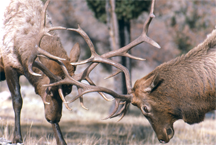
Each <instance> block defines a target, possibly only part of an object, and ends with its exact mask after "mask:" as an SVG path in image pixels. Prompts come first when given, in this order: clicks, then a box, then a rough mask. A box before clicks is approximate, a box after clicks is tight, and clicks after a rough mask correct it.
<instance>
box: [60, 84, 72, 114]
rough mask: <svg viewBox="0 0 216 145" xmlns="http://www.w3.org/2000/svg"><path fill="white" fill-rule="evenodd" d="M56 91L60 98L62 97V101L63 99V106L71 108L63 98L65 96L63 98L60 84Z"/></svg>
mask: <svg viewBox="0 0 216 145" xmlns="http://www.w3.org/2000/svg"><path fill="white" fill-rule="evenodd" d="M58 93H59V96H60V98H61V99H62V101H63V103H64V105H65V107H66V108H67V109H68V110H70V111H71V110H72V109H71V108H70V107H69V106H68V102H67V101H66V100H65V98H64V95H63V92H62V87H61V86H59V87H58Z"/></svg>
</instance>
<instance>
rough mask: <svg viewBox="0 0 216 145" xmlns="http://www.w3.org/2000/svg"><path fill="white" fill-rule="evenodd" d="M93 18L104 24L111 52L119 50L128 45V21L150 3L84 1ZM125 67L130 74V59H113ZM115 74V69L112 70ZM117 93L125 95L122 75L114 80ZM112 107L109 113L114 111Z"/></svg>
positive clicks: (115, 0) (134, 0)
mask: <svg viewBox="0 0 216 145" xmlns="http://www.w3.org/2000/svg"><path fill="white" fill-rule="evenodd" d="M86 1H87V4H88V6H89V8H90V9H91V10H92V11H93V12H94V14H95V17H96V18H97V19H98V20H99V21H101V22H103V23H106V24H107V26H108V29H109V34H110V38H111V39H110V46H111V50H114V49H118V48H121V47H123V46H125V45H127V44H128V43H130V41H131V40H130V34H131V33H130V20H131V19H135V18H137V17H138V16H139V15H140V14H141V13H142V12H143V11H147V10H148V8H149V6H150V2H151V1H136V0H86ZM113 59H114V60H115V61H117V62H119V63H121V64H122V65H124V66H126V67H127V68H128V70H129V72H131V60H130V58H126V57H121V59H118V58H113ZM113 72H116V68H114V69H113ZM114 88H115V91H116V92H117V93H121V94H127V89H126V83H125V77H124V74H123V73H122V75H118V76H116V77H115V80H114ZM114 104H115V103H114ZM114 104H113V105H112V107H111V109H110V111H112V110H113V109H114V106H115V105H114Z"/></svg>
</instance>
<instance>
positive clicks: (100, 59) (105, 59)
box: [44, 0, 160, 119]
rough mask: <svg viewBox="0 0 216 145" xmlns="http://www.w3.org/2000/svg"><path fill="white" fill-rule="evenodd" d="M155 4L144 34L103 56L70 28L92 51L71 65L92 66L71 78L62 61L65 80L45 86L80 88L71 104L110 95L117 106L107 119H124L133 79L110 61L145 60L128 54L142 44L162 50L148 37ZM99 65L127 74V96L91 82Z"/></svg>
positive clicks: (81, 31)
mask: <svg viewBox="0 0 216 145" xmlns="http://www.w3.org/2000/svg"><path fill="white" fill-rule="evenodd" d="M154 3H155V0H152V4H151V10H150V14H149V16H148V18H147V20H146V21H145V22H144V26H143V32H142V34H141V35H140V36H139V37H138V38H137V39H135V40H134V41H132V42H131V43H129V44H128V45H126V46H124V47H122V48H120V49H118V50H113V51H110V52H108V53H105V54H103V55H101V56H100V55H98V54H97V53H96V51H95V48H94V45H93V43H92V41H91V40H90V38H89V37H88V35H87V34H86V33H85V32H84V31H83V30H82V29H81V28H80V27H79V26H78V29H73V28H69V29H68V30H70V31H75V32H77V33H79V34H80V35H81V36H82V37H83V38H84V40H85V41H86V43H87V44H88V46H89V48H90V51H91V57H90V58H88V59H86V60H83V61H80V62H75V63H71V65H80V64H85V63H88V62H91V64H90V65H89V66H88V67H87V68H86V69H85V70H84V71H83V72H82V73H80V74H76V75H74V76H73V77H71V76H70V75H69V74H68V72H67V69H66V67H65V66H64V64H63V63H61V62H60V61H58V63H59V65H60V66H61V68H62V70H63V72H64V73H65V76H66V77H65V78H64V79H63V80H60V81H58V82H55V83H51V84H49V85H44V86H47V87H48V86H49V87H51V86H59V85H63V84H72V85H75V86H77V87H78V88H79V94H78V95H77V96H76V97H75V98H74V99H73V100H71V101H69V102H68V103H71V102H73V101H75V100H76V99H78V98H80V97H81V100H82V95H84V94H86V93H89V92H104V93H107V94H110V95H112V96H113V97H114V98H115V102H116V103H115V104H116V105H115V109H114V111H113V112H112V113H111V114H110V115H109V116H108V117H107V118H113V117H116V116H119V115H121V114H122V117H121V118H123V117H124V115H125V114H126V112H127V108H128V106H129V104H130V102H131V99H132V97H133V95H132V86H131V79H130V75H129V71H128V69H127V68H126V67H124V66H123V65H121V64H119V63H117V62H115V61H112V60H110V59H109V58H111V57H114V56H126V57H129V58H132V59H137V60H144V59H142V58H138V57H136V56H132V55H130V54H129V53H128V51H129V50H130V49H132V48H133V47H134V46H136V45H138V44H140V43H142V42H147V43H149V44H151V45H153V46H155V47H157V48H160V46H159V45H158V44H157V43H156V42H155V41H153V40H152V39H151V38H149V37H148V36H147V31H148V27H149V24H150V22H151V20H152V19H153V18H154V17H155V16H154V14H153V10H154ZM99 63H106V64H110V65H112V66H115V67H116V68H118V69H119V70H121V71H122V72H123V73H124V74H125V80H126V87H127V94H117V93H116V92H114V91H112V90H110V89H107V88H104V87H100V86H95V84H94V83H93V81H91V80H90V78H89V74H90V72H91V71H92V70H93V69H94V68H95V67H96V66H97V65H98V64H99ZM114 75H115V74H113V75H111V76H114ZM82 80H87V81H88V82H89V84H90V85H88V84H84V83H81V81H82ZM80 88H81V89H82V91H80ZM122 103H123V104H124V105H123V107H122V108H121V110H120V111H119V112H118V113H116V112H117V110H118V107H119V105H120V104H122ZM107 118H106V119H107ZM121 118H120V119H121Z"/></svg>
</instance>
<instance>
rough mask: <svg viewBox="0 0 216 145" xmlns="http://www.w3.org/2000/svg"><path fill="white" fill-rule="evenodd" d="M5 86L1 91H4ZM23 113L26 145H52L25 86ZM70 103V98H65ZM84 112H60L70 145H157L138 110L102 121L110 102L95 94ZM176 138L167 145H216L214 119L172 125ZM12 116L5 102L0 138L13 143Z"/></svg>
mask: <svg viewBox="0 0 216 145" xmlns="http://www.w3.org/2000/svg"><path fill="white" fill-rule="evenodd" d="M4 83H5V82H3V83H1V90H0V91H4V90H6V88H5V84H4ZM24 87H26V88H25V90H26V91H25V92H24V94H23V96H24V97H23V109H22V113H21V122H22V135H23V139H24V144H25V145H55V144H56V142H55V138H54V137H53V132H52V127H51V125H50V124H49V123H47V121H46V120H45V118H44V110H43V103H42V101H41V98H40V97H39V96H37V95H35V93H34V89H33V88H32V87H29V86H24ZM67 99H68V100H69V99H70V96H69V97H68V98H67ZM84 101H85V104H86V107H88V108H89V110H84V109H82V108H81V107H80V105H79V102H78V101H77V102H74V103H72V104H70V106H71V107H72V108H73V111H68V110H67V109H66V108H65V107H64V108H63V113H62V119H61V122H60V126H61V129H62V132H63V135H64V137H65V140H66V142H67V143H68V144H69V145H75V144H80V145H100V144H102V145H113V144H114V145H126V144H127V145H142V144H154V145H155V144H160V143H159V142H158V140H157V137H156V135H155V133H154V131H153V129H152V127H151V126H150V124H149V123H148V121H147V120H146V119H145V117H143V116H142V114H141V112H140V110H138V109H137V108H135V107H133V106H130V110H129V112H128V114H127V115H126V116H125V117H124V118H123V119H122V120H121V121H120V122H117V120H118V118H114V119H109V120H102V119H103V118H105V117H106V116H108V114H109V113H108V112H109V108H110V106H111V105H112V102H106V101H105V100H103V99H102V98H101V97H100V96H98V94H97V93H92V94H89V95H88V96H85V97H84ZM174 129H175V135H174V137H173V139H171V141H170V142H169V143H168V145H185V144H186V145H188V144H192V145H197V144H200V145H209V144H211V145H216V119H215V117H214V115H212V114H210V115H208V117H207V118H206V119H205V121H204V122H202V123H200V124H195V125H188V124H186V123H184V122H183V121H181V120H180V121H177V122H176V123H175V124H174ZM13 130H14V115H13V109H12V103H11V99H8V100H4V101H2V102H1V106H0V138H1V137H3V138H5V139H7V140H12V136H13V135H12V134H13Z"/></svg>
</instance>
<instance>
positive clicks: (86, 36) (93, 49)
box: [67, 25, 99, 65]
mask: <svg viewBox="0 0 216 145" xmlns="http://www.w3.org/2000/svg"><path fill="white" fill-rule="evenodd" d="M67 30H70V31H74V32H77V33H79V34H80V35H81V36H82V37H83V38H84V40H85V41H86V43H87V45H88V46H89V49H90V51H91V57H90V58H88V59H86V60H83V61H80V62H72V63H71V65H80V64H85V63H88V62H92V61H93V60H94V58H95V57H97V56H99V55H98V54H97V53H96V51H95V48H94V45H93V43H92V41H91V40H90V38H89V37H88V35H87V34H86V33H85V32H84V31H83V30H82V28H81V27H80V26H79V25H78V28H77V29H74V28H68V29H67Z"/></svg>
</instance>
